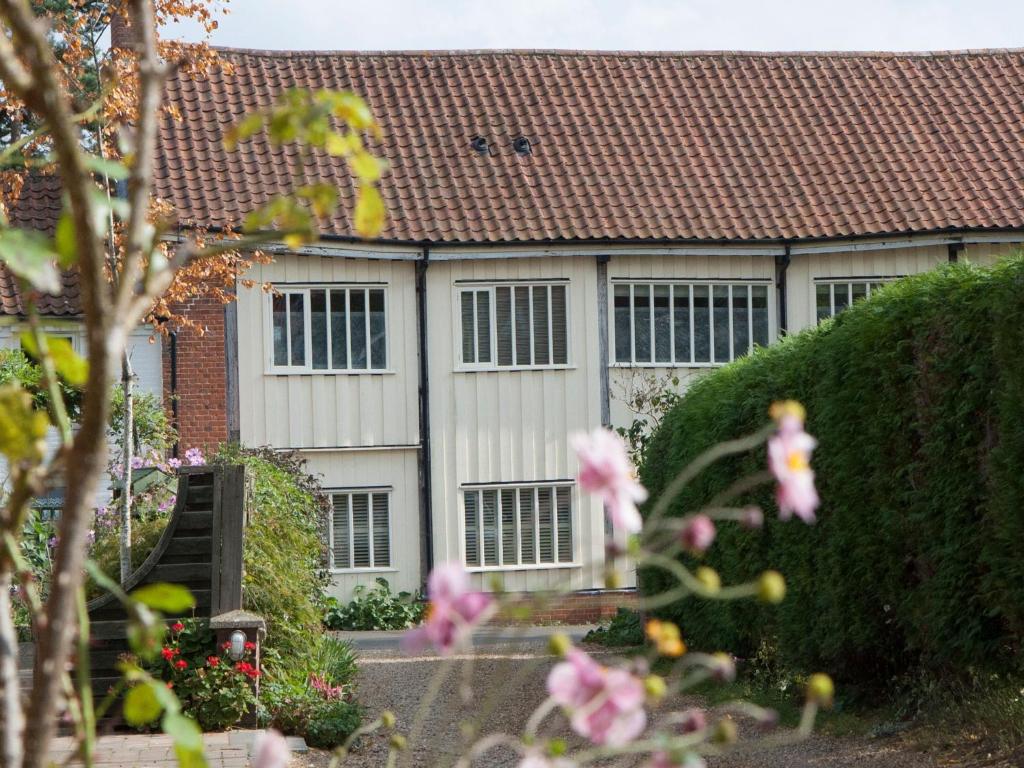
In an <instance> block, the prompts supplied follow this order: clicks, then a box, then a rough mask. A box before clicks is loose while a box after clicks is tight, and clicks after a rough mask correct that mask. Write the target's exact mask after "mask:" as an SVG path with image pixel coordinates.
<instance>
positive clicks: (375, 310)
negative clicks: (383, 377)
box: [370, 288, 388, 371]
mask: <svg viewBox="0 0 1024 768" xmlns="http://www.w3.org/2000/svg"><path fill="white" fill-rule="evenodd" d="M370 367H371V368H374V369H376V370H378V371H380V370H383V369H384V368H387V367H388V361H387V333H386V327H385V321H384V290H383V289H381V288H377V289H374V290H371V291H370Z"/></svg>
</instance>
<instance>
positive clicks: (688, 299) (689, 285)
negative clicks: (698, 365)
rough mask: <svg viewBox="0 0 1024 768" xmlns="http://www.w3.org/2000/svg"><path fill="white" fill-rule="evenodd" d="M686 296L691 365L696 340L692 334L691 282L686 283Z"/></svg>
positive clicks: (695, 353)
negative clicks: (688, 309)
mask: <svg viewBox="0 0 1024 768" xmlns="http://www.w3.org/2000/svg"><path fill="white" fill-rule="evenodd" d="M686 298H687V301H689V308H690V311H689V312H688V314H689V315H690V365H693V363H694V361H695V360H696V359H697V352H696V347H697V340H696V339H695V338H694V334H693V314H694V311H695V308H694V306H693V283H687V284H686Z"/></svg>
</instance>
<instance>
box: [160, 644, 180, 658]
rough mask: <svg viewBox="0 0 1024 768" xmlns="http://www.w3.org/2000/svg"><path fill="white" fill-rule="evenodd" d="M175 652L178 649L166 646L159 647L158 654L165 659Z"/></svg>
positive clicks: (172, 655) (171, 656) (172, 656)
mask: <svg viewBox="0 0 1024 768" xmlns="http://www.w3.org/2000/svg"><path fill="white" fill-rule="evenodd" d="M177 652H178V651H177V649H176V648H168V647H166V646H164V647H163V648H161V649H160V655H161V656H163V657H164V658H165V659H166V660H167V661H170V660H171V659H173V658H174V656H175V654H176V653H177Z"/></svg>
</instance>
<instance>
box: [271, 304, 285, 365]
mask: <svg viewBox="0 0 1024 768" xmlns="http://www.w3.org/2000/svg"><path fill="white" fill-rule="evenodd" d="M287 306H288V299H287V297H285V296H284V295H282V294H275V295H274V296H273V298H272V299H271V312H272V315H273V327H274V340H273V343H274V365H288V314H287Z"/></svg>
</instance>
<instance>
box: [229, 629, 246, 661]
mask: <svg viewBox="0 0 1024 768" xmlns="http://www.w3.org/2000/svg"><path fill="white" fill-rule="evenodd" d="M228 655H229V656H231V659H232V661H238V660H239V659H240V658H242V656H244V655H245V632H243V631H242V630H240V629H236V630H235V631H234V632H232V633H231V649H230V650H229V651H228Z"/></svg>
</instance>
